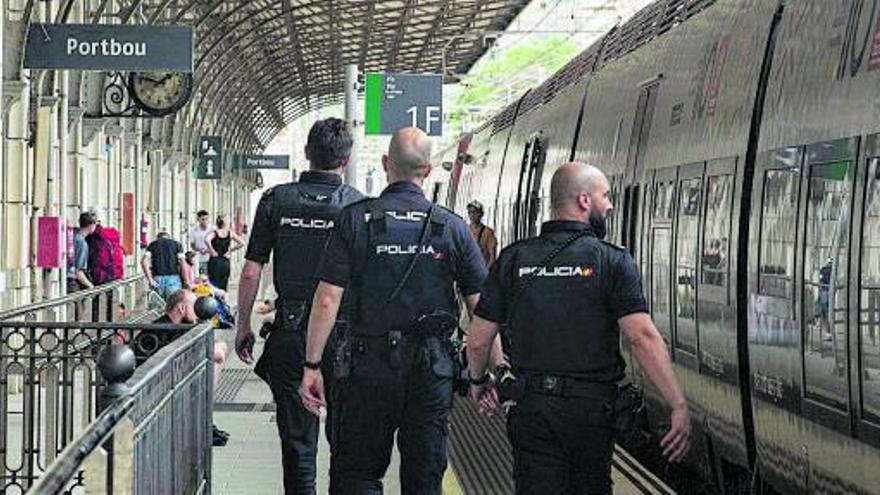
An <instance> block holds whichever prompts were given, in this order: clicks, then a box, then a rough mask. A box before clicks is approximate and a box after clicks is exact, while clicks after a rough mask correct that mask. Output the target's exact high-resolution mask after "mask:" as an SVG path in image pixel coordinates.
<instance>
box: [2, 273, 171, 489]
mask: <svg viewBox="0 0 880 495" xmlns="http://www.w3.org/2000/svg"><path fill="white" fill-rule="evenodd" d="M158 303H159V301H156V302H155V303H151V302H150V290H149V287H148V286H147V284H146V282H145V281H144V279H143V277H142V276H140V275H138V276H133V277H128V278H126V279H122V280H118V281H116V282H112V283H109V284H106V285H102V286H99V287H96V288H94V289H89V290H84V291H80V292H76V293H73V294H69V295H67V296H64V297H60V298H56V299H51V300H47V301H41V302H38V303H35V304H31V305H28V306H23V307H20V308H15V309H12V310H7V311H3V312H0V493H24V491H25V490H27V489H28V488H29V487H30V486H31V485H32V484H33V483H34V481H35V480H36V479H37V478H38V476H39V474H40V473H41V472H42V471H44V470H45V468H46V467H47V466H48V465H49V464H50V463H51V462H52V461H53V460H54V459H55V457H56V456H57V454H58V453H59V452H60V451H61V450H62V449H63V448H64V447H65V446H66V445H67V444H68V443H69V442H70V441H72V439H73V438H75V437H76V436H77V435H79V434H80V433H81V432H82V431H83V429H84V428H85V427H86V426H87V425H88V424H89V423H90V422H91V421H92V419H94V417H95V414H96V411H97V408H96V397H98V394H99V393H100V389H101V382H100V380H99V376H98V372H97V368H96V365H95V360H96V358H97V353H98V351H99V350H100V349H101V348H102V347H104V345H105V344H106V343H108V342H122V341H126V342H128V341H130V340H131V337H132V331H133V330H131V329H126V328H124V326H121V325H118V324H113V323H111V322H113V321H119V320H121V319H131V318H132V317H133V316H135V315H140V316H144V315H146V316H147V317H150V316H151V315H152V314H155V313H154V312H152V311H150V308H151V307H153V308H157V307H160V305H159V304H158ZM87 318H90V319H92V320H93V322H83V321H78V320H83V319H87ZM13 319H15V320H20V321H10V320H13ZM67 320H74V321H73V322H70V321H67Z"/></svg>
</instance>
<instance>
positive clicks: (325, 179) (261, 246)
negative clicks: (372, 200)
mask: <svg viewBox="0 0 880 495" xmlns="http://www.w3.org/2000/svg"><path fill="white" fill-rule="evenodd" d="M299 181H300V182H302V183H306V184H321V185H326V186H327V187H328V190H330V191H332V190H333V189H335V188H337V187H339V186H340V185H341V184H342V177H341V176H340V175H339V174H335V173H331V172H316V171H312V170H307V171H305V172H303V173H302V174H300V177H299ZM274 201H275V196H274V194H272V193H268V192H267V194H263V197H261V198H260V202H259V204H257V212H256V213H255V214H254V225H253V227H252V228H251V236H250V238H249V239H248V246H247V252H246V253H245V255H244V258H245V259H247V260H250V261H255V262H257V263H260V264H266V263H268V262H269V257H270V256H271V254H272V248H273V247H275V238H276V235H277V234H278V228H277V227H276V225H275V224H274V221H273V218H272V214H273V211H274V208H275V205H274Z"/></svg>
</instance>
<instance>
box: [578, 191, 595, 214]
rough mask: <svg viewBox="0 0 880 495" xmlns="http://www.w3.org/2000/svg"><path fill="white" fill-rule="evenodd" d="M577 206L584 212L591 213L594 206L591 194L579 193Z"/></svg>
mask: <svg viewBox="0 0 880 495" xmlns="http://www.w3.org/2000/svg"><path fill="white" fill-rule="evenodd" d="M577 205H578V207H579V208H580V209H582V210H584V211H590V208H592V206H593V200H592V198H590V193H588V192H586V191H584V192H580V193H578V195H577Z"/></svg>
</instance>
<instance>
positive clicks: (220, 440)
mask: <svg viewBox="0 0 880 495" xmlns="http://www.w3.org/2000/svg"><path fill="white" fill-rule="evenodd" d="M228 441H229V433H226V432H225V431H223V430H221V429H220V428H217V426H216V425H215V426H214V432H213V435H212V438H211V445H212V446H214V447H223V446H225V445H226V442H228Z"/></svg>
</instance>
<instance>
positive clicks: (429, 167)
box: [422, 163, 433, 179]
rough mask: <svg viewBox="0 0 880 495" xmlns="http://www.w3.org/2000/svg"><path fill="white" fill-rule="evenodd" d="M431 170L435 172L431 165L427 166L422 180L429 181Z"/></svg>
mask: <svg viewBox="0 0 880 495" xmlns="http://www.w3.org/2000/svg"><path fill="white" fill-rule="evenodd" d="M431 170H433V167H431V164H430V163H429V164H427V165H425V175H423V176H422V178H423V179H427V178H428V176H429V175H431Z"/></svg>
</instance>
